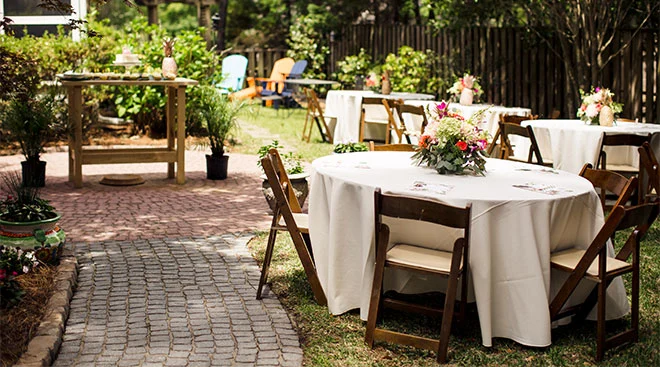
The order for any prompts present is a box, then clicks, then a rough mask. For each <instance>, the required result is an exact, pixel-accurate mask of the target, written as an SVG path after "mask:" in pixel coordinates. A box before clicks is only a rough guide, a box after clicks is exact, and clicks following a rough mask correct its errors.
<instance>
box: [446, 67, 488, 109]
mask: <svg viewBox="0 0 660 367" xmlns="http://www.w3.org/2000/svg"><path fill="white" fill-rule="evenodd" d="M449 93H450V94H451V95H452V97H451V99H452V100H453V101H454V102H460V103H461V104H465V105H471V104H472V101H473V100H474V99H476V100H477V101H478V100H479V98H480V97H481V95H482V94H483V93H484V91H483V89H482V88H481V85H480V84H479V80H478V79H477V78H476V77H474V76H473V75H470V74H465V75H463V77H462V78H458V80H456V82H455V83H454V85H452V87H451V88H449Z"/></svg>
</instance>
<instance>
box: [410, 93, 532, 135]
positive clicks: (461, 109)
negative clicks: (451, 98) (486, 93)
mask: <svg viewBox="0 0 660 367" xmlns="http://www.w3.org/2000/svg"><path fill="white" fill-rule="evenodd" d="M438 103H440V102H436V101H415V100H411V101H406V104H409V105H413V106H424V108H427V107H428V106H432V107H435V106H436V105H437V104H438ZM486 108H488V111H486V113H485V114H484V120H483V121H482V122H481V124H480V127H481V128H482V129H484V130H486V131H488V133H490V136H491V137H493V136H495V133H496V132H497V128H498V127H499V125H498V122H499V121H500V116H502V115H516V116H529V115H531V114H532V110H530V109H529V108H523V107H504V106H493V105H488V104H473V105H469V106H464V105H462V104H460V103H450V104H449V110H450V111H455V112H458V113H460V114H461V115H462V116H463V117H465V118H468V119H469V118H470V117H472V115H474V114H475V113H477V112H478V111H481V110H483V109H486ZM406 126H407V125H406Z"/></svg>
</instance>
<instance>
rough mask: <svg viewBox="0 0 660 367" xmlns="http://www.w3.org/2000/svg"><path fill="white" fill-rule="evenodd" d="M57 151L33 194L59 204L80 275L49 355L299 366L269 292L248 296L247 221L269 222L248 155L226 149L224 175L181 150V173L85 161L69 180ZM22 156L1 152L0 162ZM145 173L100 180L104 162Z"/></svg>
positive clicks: (292, 338) (71, 359)
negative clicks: (135, 182)
mask: <svg viewBox="0 0 660 367" xmlns="http://www.w3.org/2000/svg"><path fill="white" fill-rule="evenodd" d="M66 158H67V155H66V153H65V152H57V153H48V154H44V155H43V157H42V159H43V160H46V161H47V162H48V165H47V169H46V171H47V183H46V188H44V190H43V193H42V196H44V197H46V198H47V199H49V200H51V203H52V204H53V205H54V206H55V207H56V208H57V210H58V212H60V213H61V214H62V220H61V222H60V224H61V226H62V227H63V228H64V229H65V231H66V233H67V237H68V241H69V244H72V245H74V246H75V251H76V256H77V258H78V261H79V264H80V269H79V270H80V273H79V284H78V287H77V290H76V292H75V294H74V298H73V300H72V303H71V311H70V315H69V320H68V322H67V327H66V332H65V334H64V341H63V343H62V346H61V348H60V353H59V356H58V359H57V360H56V361H55V364H54V365H55V366H74V365H77V366H210V365H213V366H243V365H245V366H252V365H264V366H278V365H281V366H299V365H301V362H302V350H301V348H300V344H299V341H298V336H297V335H296V333H295V331H294V329H293V327H292V325H291V321H290V320H289V318H288V316H287V314H286V312H285V311H284V309H283V308H282V306H281V305H280V303H279V302H278V301H277V299H276V298H275V297H274V296H272V295H271V296H270V297H267V298H266V299H264V300H262V301H257V300H256V299H255V294H256V285H257V284H258V280H259V268H258V267H257V264H256V262H255V261H254V259H252V257H250V254H249V253H248V251H247V248H246V243H247V241H248V240H249V239H250V237H251V236H250V233H251V232H253V231H255V230H257V229H265V228H268V226H269V221H270V215H269V214H268V208H267V205H266V202H265V200H264V198H263V195H262V193H261V189H260V188H261V179H260V178H259V174H260V171H259V169H258V168H257V166H256V164H255V162H256V158H255V157H254V156H248V155H232V156H231V158H230V161H229V165H230V168H229V170H230V172H229V178H228V179H227V180H224V181H210V180H206V178H205V159H204V153H202V152H199V151H188V152H186V172H187V173H186V177H187V183H186V185H183V186H179V185H176V184H175V183H174V180H168V179H166V165H165V164H164V163H154V164H129V165H100V166H84V167H83V174H84V187H83V188H82V189H74V188H73V186H72V185H71V184H69V183H68V182H67V172H68V166H67V161H66ZM21 160H22V157H20V156H11V157H0V170H7V169H19V168H20V163H19V162H20V161H21ZM116 173H136V174H140V175H142V176H143V177H144V178H145V180H146V181H147V182H146V183H145V184H143V185H139V186H128V187H113V186H104V185H101V184H99V183H98V182H99V181H100V179H101V178H102V177H103V175H104V174H116Z"/></svg>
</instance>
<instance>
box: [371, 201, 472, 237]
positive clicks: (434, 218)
mask: <svg viewBox="0 0 660 367" xmlns="http://www.w3.org/2000/svg"><path fill="white" fill-rule="evenodd" d="M377 197H378V198H379V207H380V214H381V215H384V216H387V217H393V218H401V219H411V220H421V221H424V222H430V223H435V224H439V225H443V226H447V227H452V228H463V229H465V228H468V227H469V224H470V208H471V205H470V204H468V205H467V206H466V207H465V208H459V207H454V206H451V205H447V204H443V203H440V202H435V201H429V200H422V199H416V198H411V197H403V196H394V195H384V194H380V195H379V196H377Z"/></svg>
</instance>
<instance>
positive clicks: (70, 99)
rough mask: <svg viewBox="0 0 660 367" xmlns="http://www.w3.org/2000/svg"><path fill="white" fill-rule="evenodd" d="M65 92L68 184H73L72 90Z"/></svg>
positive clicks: (70, 88)
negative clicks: (67, 124)
mask: <svg viewBox="0 0 660 367" xmlns="http://www.w3.org/2000/svg"><path fill="white" fill-rule="evenodd" d="M66 92H67V94H68V96H67V97H68V99H69V104H68V106H67V108H68V114H69V128H70V130H69V134H68V135H69V152H68V153H69V154H68V156H69V182H73V173H74V172H73V164H74V163H73V162H74V161H73V150H74V146H75V142H74V138H73V126H74V125H75V124H74V122H73V105H72V103H71V101H73V88H72V87H68V88H67V89H66Z"/></svg>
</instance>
